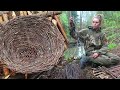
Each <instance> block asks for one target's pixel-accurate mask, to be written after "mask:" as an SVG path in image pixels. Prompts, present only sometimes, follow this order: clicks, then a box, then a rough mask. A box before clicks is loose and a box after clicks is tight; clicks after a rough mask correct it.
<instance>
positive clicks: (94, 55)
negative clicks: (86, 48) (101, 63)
mask: <svg viewBox="0 0 120 90" xmlns="http://www.w3.org/2000/svg"><path fill="white" fill-rule="evenodd" d="M98 56H99V54H98V53H94V54H92V55H91V56H90V57H92V58H97V57H98Z"/></svg>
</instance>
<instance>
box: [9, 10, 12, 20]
mask: <svg viewBox="0 0 120 90" xmlns="http://www.w3.org/2000/svg"><path fill="white" fill-rule="evenodd" d="M12 18H13V16H12V11H10V12H9V13H8V20H10V19H12Z"/></svg>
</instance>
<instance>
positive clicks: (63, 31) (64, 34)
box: [54, 15, 68, 44]
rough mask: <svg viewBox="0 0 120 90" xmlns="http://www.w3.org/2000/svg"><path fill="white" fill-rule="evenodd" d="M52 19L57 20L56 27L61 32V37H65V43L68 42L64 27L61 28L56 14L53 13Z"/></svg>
mask: <svg viewBox="0 0 120 90" xmlns="http://www.w3.org/2000/svg"><path fill="white" fill-rule="evenodd" d="M54 19H55V20H56V21H57V24H58V28H59V30H60V32H61V33H62V35H63V37H64V38H65V42H66V44H68V39H67V36H66V33H65V30H64V28H63V26H62V24H61V22H60V20H59V18H58V16H57V15H54Z"/></svg>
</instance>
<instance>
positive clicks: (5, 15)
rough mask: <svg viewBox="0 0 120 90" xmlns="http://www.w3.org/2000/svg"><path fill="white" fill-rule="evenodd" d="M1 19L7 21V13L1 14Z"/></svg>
mask: <svg viewBox="0 0 120 90" xmlns="http://www.w3.org/2000/svg"><path fill="white" fill-rule="evenodd" d="M3 20H4V21H5V22H7V21H8V15H7V14H3Z"/></svg>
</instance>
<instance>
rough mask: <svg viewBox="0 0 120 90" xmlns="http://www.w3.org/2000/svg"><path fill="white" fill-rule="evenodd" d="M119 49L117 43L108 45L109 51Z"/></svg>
mask: <svg viewBox="0 0 120 90" xmlns="http://www.w3.org/2000/svg"><path fill="white" fill-rule="evenodd" d="M116 47H117V45H116V44H115V43H110V44H108V48H109V49H114V48H116Z"/></svg>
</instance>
